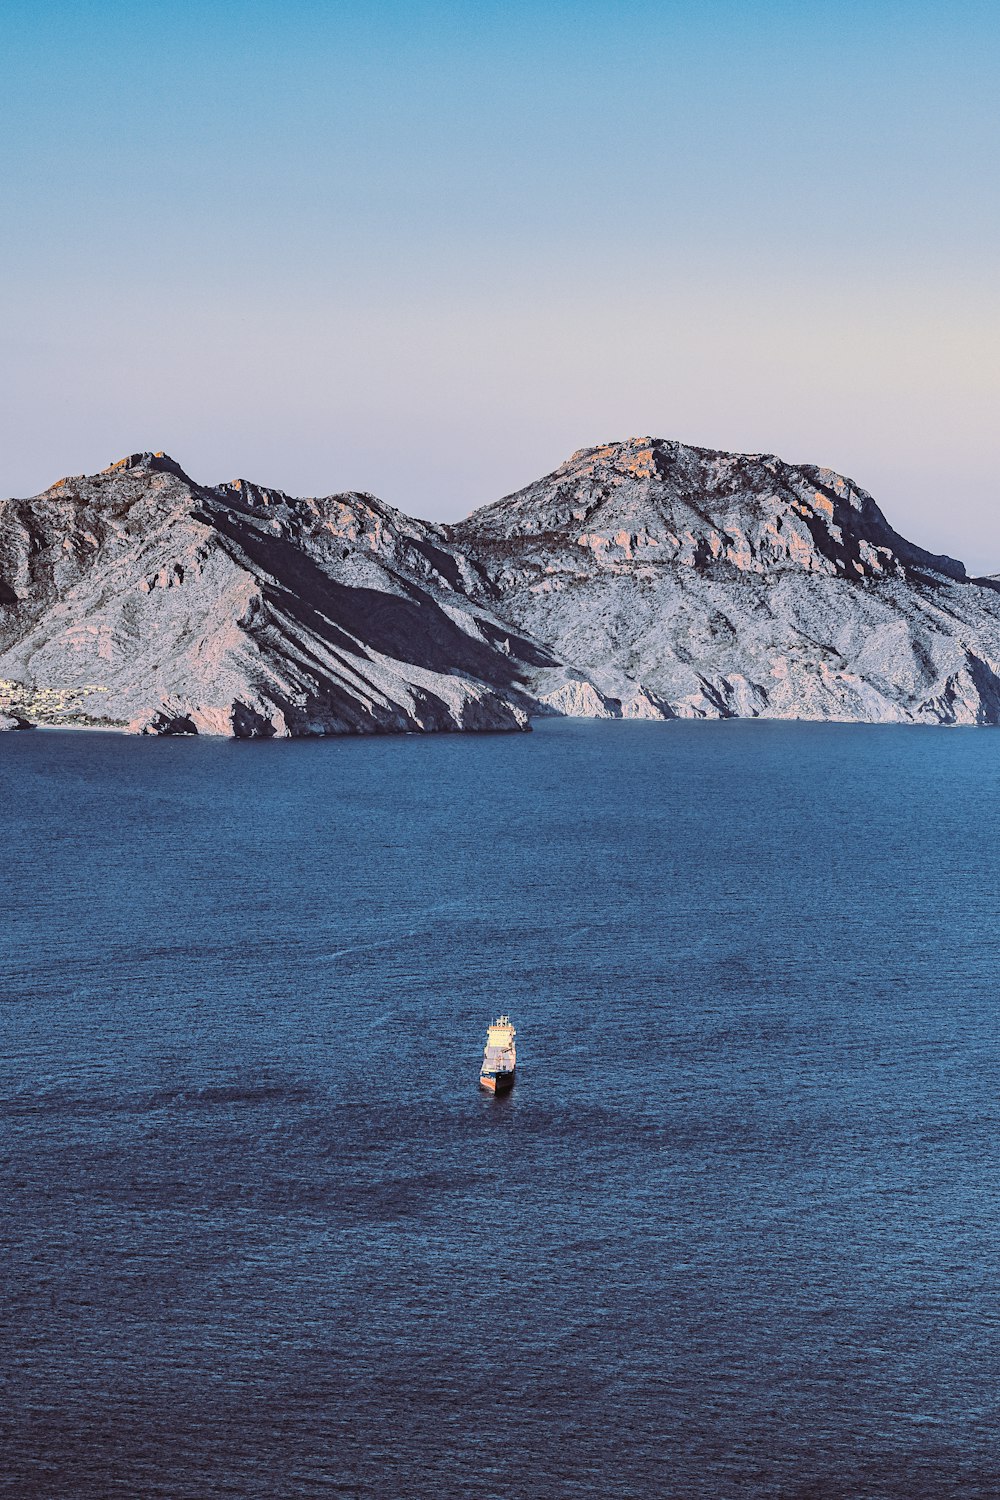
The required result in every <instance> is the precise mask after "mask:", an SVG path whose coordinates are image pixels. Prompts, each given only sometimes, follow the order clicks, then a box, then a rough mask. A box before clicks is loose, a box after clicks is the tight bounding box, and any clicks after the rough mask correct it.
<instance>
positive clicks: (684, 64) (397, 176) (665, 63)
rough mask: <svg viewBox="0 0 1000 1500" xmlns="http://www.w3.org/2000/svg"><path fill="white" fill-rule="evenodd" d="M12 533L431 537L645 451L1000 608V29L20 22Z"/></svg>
mask: <svg viewBox="0 0 1000 1500" xmlns="http://www.w3.org/2000/svg"><path fill="white" fill-rule="evenodd" d="M0 49H2V57H3V70H2V75H0V77H2V89H0V117H2V118H0V127H2V128H0V162H2V165H0V181H2V184H3V200H4V207H3V218H2V241H0V262H2V263H0V335H2V350H0V376H2V381H3V389H2V392H0V395H2V401H0V422H2V425H3V448H2V463H3V469H2V473H0V491H2V492H3V493H5V494H10V493H30V492H32V491H34V490H37V489H39V488H41V487H42V486H43V485H45V484H47V483H49V482H51V481H52V480H54V479H55V478H57V477H58V476H60V475H62V474H65V473H79V472H83V471H89V470H93V469H95V468H99V467H103V466H104V465H105V464H107V463H109V462H110V461H111V460H113V459H114V458H116V457H118V456H120V455H121V454H123V453H125V452H128V451H131V450H133V449H136V448H147V447H153V448H165V449H167V451H169V452H171V453H173V454H174V456H175V457H176V458H178V459H179V460H180V461H181V462H182V463H183V464H184V465H185V466H186V467H187V468H188V469H189V470H190V471H191V472H192V473H193V474H195V475H196V476H197V477H198V478H201V479H204V480H218V479H223V478H229V477H235V476H236V475H245V476H247V477H250V478H254V479H258V480H261V481H264V482H268V483H273V484H278V485H281V486H283V487H284V488H286V489H290V490H293V491H295V492H298V493H326V492H329V491H332V490H337V489H344V488H351V487H357V488H365V489H370V490H373V491H375V492H376V493H378V494H380V495H381V496H383V498H385V499H387V500H389V501H391V502H392V503H394V504H397V505H399V506H400V507H402V508H403V509H405V510H409V511H411V512H413V513H417V514H422V515H425V516H429V517H431V518H435V519H449V518H452V517H455V516H457V515H460V514H464V513H465V512H467V511H468V510H469V509H471V508H472V507H473V506H475V505H478V504H481V503H484V502H485V501H488V500H491V499H495V498H497V497H499V496H500V495H502V494H504V493H505V492H507V491H509V490H511V489H514V488H516V487H517V486H519V485H521V484H523V483H526V482H528V481H529V480H530V479H532V478H535V477H537V476H538V475H540V474H542V473H544V472H546V471H547V470H549V469H551V468H553V467H555V465H556V464H558V463H559V462H560V461H561V460H562V459H563V458H564V457H566V456H567V455H568V454H569V453H570V452H571V451H572V450H573V449H575V448H578V447H581V446H583V445H585V444H588V443H594V442H599V441H604V440H606V439H609V438H615V437H624V436H628V435H629V434H633V433H647V432H651V433H654V434H656V435H658V436H663V437H678V438H682V439H685V440H687V441H691V442H696V443H702V444H706V445H710V446H715V447H720V448H736V449H749V450H755V451H757V450H764V451H769V452H778V453H780V454H781V455H782V456H783V457H786V458H789V459H793V460H804V461H812V462H817V463H826V464H829V465H831V466H833V467H835V468H838V469H841V470H842V471H845V472H847V473H849V474H851V475H852V476H853V477H854V478H856V479H857V480H858V481H859V482H860V483H862V484H864V485H865V486H866V487H867V488H869V489H871V490H872V491H873V493H875V495H876V497H877V498H878V500H879V501H880V503H881V504H882V506H883V508H884V509H885V510H886V511H887V513H888V514H889V517H890V519H891V520H892V521H893V522H894V523H895V524H896V525H898V526H899V527H900V528H901V529H902V530H904V531H906V532H908V534H909V535H911V536H912V537H913V539H914V540H916V541H919V542H922V543H924V544H925V545H927V546H932V547H937V548H943V549H946V550H951V551H952V552H954V553H956V554H957V555H959V556H962V557H964V558H965V560H966V561H967V562H968V563H969V564H970V566H972V567H973V568H975V569H983V570H986V569H990V570H1000V520H998V508H997V500H998V498H1000V496H998V488H1000V481H998V477H997V476H998V474H1000V427H998V421H997V413H998V410H1000V353H998V349H1000V316H998V314H1000V278H998V274H997V273H998V267H1000V232H998V231H1000V170H998V167H1000V151H998V145H1000V141H998V137H1000V123H998V121H1000V112H998V109H997V102H996V91H997V77H998V72H1000V67H998V65H1000V9H998V7H997V5H996V3H995V0H992V3H989V4H987V3H975V0H974V3H969V0H952V3H950V4H945V3H939V0H910V3H905V4H904V3H895V0H867V3H864V4H862V3H848V0H830V3H810V0H798V3H794V4H793V3H790V0H787V3H786V0H763V3H756V4H755V3H752V0H750V3H744V4H736V3H729V0H701V3H698V4H694V3H687V0H685V3H680V0H674V3H671V0H665V3H661V4H650V3H643V0H635V3H630V0H624V3H618V4H611V3H604V0H576V3H573V4H563V3H542V4H529V3H524V0H511V3H506V4H499V3H493V0H477V3H471V0H466V3H462V4H457V3H450V0H426V3H412V4H408V3H395V0H385V3H382V4H376V3H373V0H358V3H354V4H339V3H336V0H330V3H319V0H283V3H280V4H279V3H274V0H240V3H236V0H201V3H198V4H194V3H185V0H172V3H169V4H165V3H157V0H130V3H125V0H118V3H111V0H33V3H31V4H28V3H23V0H5V4H4V6H3V8H2V13H0Z"/></svg>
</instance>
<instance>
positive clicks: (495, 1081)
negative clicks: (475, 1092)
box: [479, 1070, 514, 1094]
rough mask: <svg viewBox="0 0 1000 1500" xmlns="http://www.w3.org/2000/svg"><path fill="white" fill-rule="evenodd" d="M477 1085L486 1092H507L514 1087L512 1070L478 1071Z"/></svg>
mask: <svg viewBox="0 0 1000 1500" xmlns="http://www.w3.org/2000/svg"><path fill="white" fill-rule="evenodd" d="M479 1087H480V1088H481V1089H485V1090H486V1092H487V1093H488V1094H509V1093H510V1091H511V1089H512V1088H513V1087H514V1072H513V1070H511V1072H509V1073H480V1075H479Z"/></svg>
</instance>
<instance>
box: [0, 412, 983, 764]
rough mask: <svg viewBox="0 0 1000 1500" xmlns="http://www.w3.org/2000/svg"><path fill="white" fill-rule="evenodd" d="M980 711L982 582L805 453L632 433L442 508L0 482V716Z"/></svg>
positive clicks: (169, 464)
mask: <svg viewBox="0 0 1000 1500" xmlns="http://www.w3.org/2000/svg"><path fill="white" fill-rule="evenodd" d="M553 712H555V713H571V714H598V715H607V716H615V717H617V716H626V717H628V716H639V717H654V718H655V717H666V718H670V717H675V716H682V717H692V716H708V717H719V716H728V715H754V716H762V717H778V718H825V719H846V720H860V721H872V722H893V721H896V722H925V723H996V722H998V721H1000V591H998V588H997V585H996V582H995V580H990V579H986V580H970V579H967V578H966V576H965V570H964V568H963V567H962V565H961V564H960V563H957V562H955V561H954V560H953V559H951V558H947V557H940V556H934V555H932V554H930V553H928V552H925V551H923V550H921V549H920V548H919V547H915V546H913V545H912V544H911V543H909V542H907V541H906V540H905V539H904V538H903V537H901V536H900V535H899V534H898V533H897V532H895V531H894V530H893V529H892V527H891V526H890V525H889V524H888V522H887V521H886V520H885V518H884V516H883V515H882V513H881V511H880V510H879V508H878V506H877V505H876V504H875V501H874V500H873V499H872V497H871V496H870V495H868V494H867V493H866V492H865V491H864V490H862V489H860V488H859V487H858V486H857V485H855V484H853V483H852V482H851V481H850V480H847V479H844V478H843V477H841V476H840V475H838V474H834V473H832V472H831V471H829V470H826V469H818V468H813V467H811V466H795V465H791V464H786V463H783V462H782V461H781V460H779V459H777V458H774V457H773V456H768V455H750V454H724V453H716V452H711V451H709V450H705V449H698V448H691V447H686V446H685V445H683V444H680V443H674V442H665V441H662V440H658V439H652V438H639V439H632V440H630V441H628V442H624V443H615V444H607V445H604V446H602V447H598V448H589V449H584V450H581V451H580V452H579V453H576V454H574V455H573V457H572V458H571V459H569V460H568V462H567V463H565V464H564V465H562V466H561V467H560V468H559V469H557V470H556V471H555V472H554V473H553V474H550V475H548V476H547V477H546V478H544V479H542V480H539V481H538V482H537V483H535V484H533V485H530V486H528V488H526V489H524V490H522V491H520V492H519V493H518V494H516V495H512V496H509V497H508V498H507V499H505V500H501V501H499V502H497V503H496V504H494V505H491V506H487V507H485V508H484V509H482V510H479V511H477V512H475V513H474V514H473V515H472V516H470V517H469V518H468V519H467V520H466V521H464V522H462V523H460V524H459V525H456V526H450V527H444V526H435V525H431V524H429V523H425V522H422V521H416V520H411V519H410V518H409V517H407V516H405V515H403V514H402V513H401V512H399V511H396V510H394V509H392V507H390V506H387V505H384V504H382V503H381V502H380V501H378V500H376V499H375V498H374V497H372V496H370V495H362V494H356V493H351V494H343V495H334V496H329V497H326V498H322V499H295V498H293V497H291V496H288V495H286V494H284V493H282V492H281V491H277V490H270V489H265V488H262V487H260V486H257V485H254V484H252V483H249V482H247V481H244V480H236V481H233V482H232V483H230V484H224V485H216V486H204V485H200V484H198V483H196V482H195V481H194V480H192V479H190V478H189V477H188V476H187V475H186V474H185V473H184V472H183V470H182V469H181V468H180V467H179V466H178V465H177V464H176V463H175V462H174V461H173V460H171V459H169V458H167V457H166V456H165V455H163V454H150V453H145V454H136V455H133V456H132V457H130V458H127V459H123V460H122V461H121V462H119V463H117V464H113V465H112V466H111V467H110V468H109V469H106V470H104V471H103V472H102V473H100V474H97V475H94V476H91V477H81V478H73V479H65V480H61V481H60V482H59V483H58V484H55V485H53V486H52V487H51V488H50V489H49V490H46V491H45V492H44V493H43V494H42V495H39V496H36V497H34V498H33V499H29V500H8V501H0V722H3V723H6V724H7V725H8V726H9V725H11V724H17V723H25V722H27V723H32V722H64V723H99V724H106V725H119V726H122V727H127V728H129V729H132V730H134V731H147V732H154V733H181V732H187V733H191V732H199V733H215V734H227V735H236V736H240V737H244V736H250V737H256V736H272V735H306V734H334V733H362V732H378V731H392V730H441V729H455V730H458V729H487V730H488V729H517V728H524V727H527V723H528V719H529V716H530V715H531V714H537V713H553Z"/></svg>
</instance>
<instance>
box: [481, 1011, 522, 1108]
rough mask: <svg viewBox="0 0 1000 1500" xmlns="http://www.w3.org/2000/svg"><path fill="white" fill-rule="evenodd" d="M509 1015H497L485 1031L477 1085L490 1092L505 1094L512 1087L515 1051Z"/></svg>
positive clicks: (513, 1032)
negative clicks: (484, 1043) (481, 1063)
mask: <svg viewBox="0 0 1000 1500" xmlns="http://www.w3.org/2000/svg"><path fill="white" fill-rule="evenodd" d="M515 1035H516V1033H515V1031H514V1027H513V1024H512V1023H511V1019H510V1016H497V1018H496V1020H495V1021H493V1022H491V1024H490V1028H489V1030H488V1031H487V1033H486V1046H485V1048H484V1049H483V1065H482V1067H481V1068H480V1070H479V1087H480V1088H481V1089H487V1090H488V1091H489V1092H490V1093H491V1094H506V1093H508V1092H509V1090H510V1089H512V1088H513V1087H514V1069H515V1067H516V1066H517V1051H516V1049H515V1047H514V1037H515Z"/></svg>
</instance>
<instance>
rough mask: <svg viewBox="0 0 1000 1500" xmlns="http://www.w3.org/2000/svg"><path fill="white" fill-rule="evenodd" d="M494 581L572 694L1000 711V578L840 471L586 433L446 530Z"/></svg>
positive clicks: (702, 705)
mask: <svg viewBox="0 0 1000 1500" xmlns="http://www.w3.org/2000/svg"><path fill="white" fill-rule="evenodd" d="M448 535H449V538H450V540H451V541H452V542H453V544H454V545H456V546H457V547H458V548H460V549H461V550H462V551H464V552H465V553H466V554H467V555H468V556H469V557H471V558H475V560H476V563H477V565H478V566H479V568H480V569H481V570H482V574H483V577H484V584H485V588H484V592H483V595H482V597H483V598H484V599H486V600H488V601H489V602H490V603H491V606H492V607H494V608H496V609H497V611H498V612H500V613H502V615H503V617H504V618H505V619H507V620H509V621H511V623H512V624H514V625H515V626H516V627H517V628H518V629H519V630H522V631H524V632H525V633H526V634H529V635H531V636H534V637H536V638H537V639H539V640H544V641H545V642H546V644H547V646H548V647H549V648H550V649H551V650H552V652H553V653H554V654H555V655H556V656H558V657H559V659H560V660H561V661H563V662H565V663H568V664H570V665H572V666H573V667H575V668H577V670H578V672H579V678H580V680H579V681H577V682H570V683H568V684H566V685H563V686H558V687H556V688H555V690H554V691H550V692H549V693H544V692H543V693H542V695H541V696H542V697H543V698H547V700H548V701H549V703H550V704H551V705H552V707H554V708H555V709H557V710H558V711H562V712H569V713H574V712H575V713H580V712H589V713H604V714H622V715H625V716H642V717H659V716H665V717H672V716H681V717H691V716H707V717H720V716H730V715H741V716H742V715H751V716H759V717H767V718H800V719H846V720H860V721H869V722H924V723H949V724H955V723H962V724H974V723H996V722H998V719H1000V679H998V673H1000V592H998V591H997V588H996V585H995V582H994V581H993V580H969V579H967V578H966V575H965V569H964V568H963V567H962V564H961V563H958V562H955V561H954V559H952V558H949V557H940V556H935V555H933V554H931V553H929V552H925V551H923V550H922V549H921V548H919V547H915V546H913V545H912V544H911V543H909V542H907V541H906V540H905V539H904V538H903V537H901V536H900V535H899V534H898V533H897V532H896V531H894V530H893V529H892V527H891V526H890V525H889V523H888V522H887V521H886V519H885V517H884V516H883V515H882V512H881V511H880V510H879V508H878V506H877V505H876V504H875V501H874V500H873V499H872V497H871V495H869V494H867V493H866V491H864V490H863V489H861V488H860V487H859V486H858V485H856V484H854V483H852V481H850V480H848V479H844V478H843V477H842V476H841V475H839V474H834V473H832V472H831V471H830V470H828V469H819V468H814V467H812V466H808V465H793V464H787V463H783V462H782V461H781V460H780V459H778V458H775V457H773V456H771V455H759V454H732V453H716V452H713V451H710V450H707V449H702V448H692V447H687V446H685V445H684V444H682V443H675V442H664V441H661V440H657V439H653V438H637V439H633V440H631V441H629V442H624V443H614V444H608V445H605V446H602V447H598V448H585V449H582V450H581V451H580V452H579V453H575V454H574V455H573V457H572V458H571V459H569V460H568V462H567V463H565V464H563V465H562V467H561V468H559V469H557V470H556V471H555V473H553V474H550V475H548V476H547V477H546V478H545V479H542V480H539V481H538V482H537V483H536V484H532V485H530V486H529V487H528V488H527V489H525V490H521V491H520V492H519V493H518V494H516V495H511V496H510V497H509V498H507V499H506V500H501V501H499V502H498V503H497V504H495V505H491V506H487V507H486V508H485V509H483V510H480V511H477V512H476V513H475V514H474V515H472V516H470V517H469V519H468V520H466V521H464V522H462V523H461V524H460V525H458V526H454V527H451V528H449V532H448Z"/></svg>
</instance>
